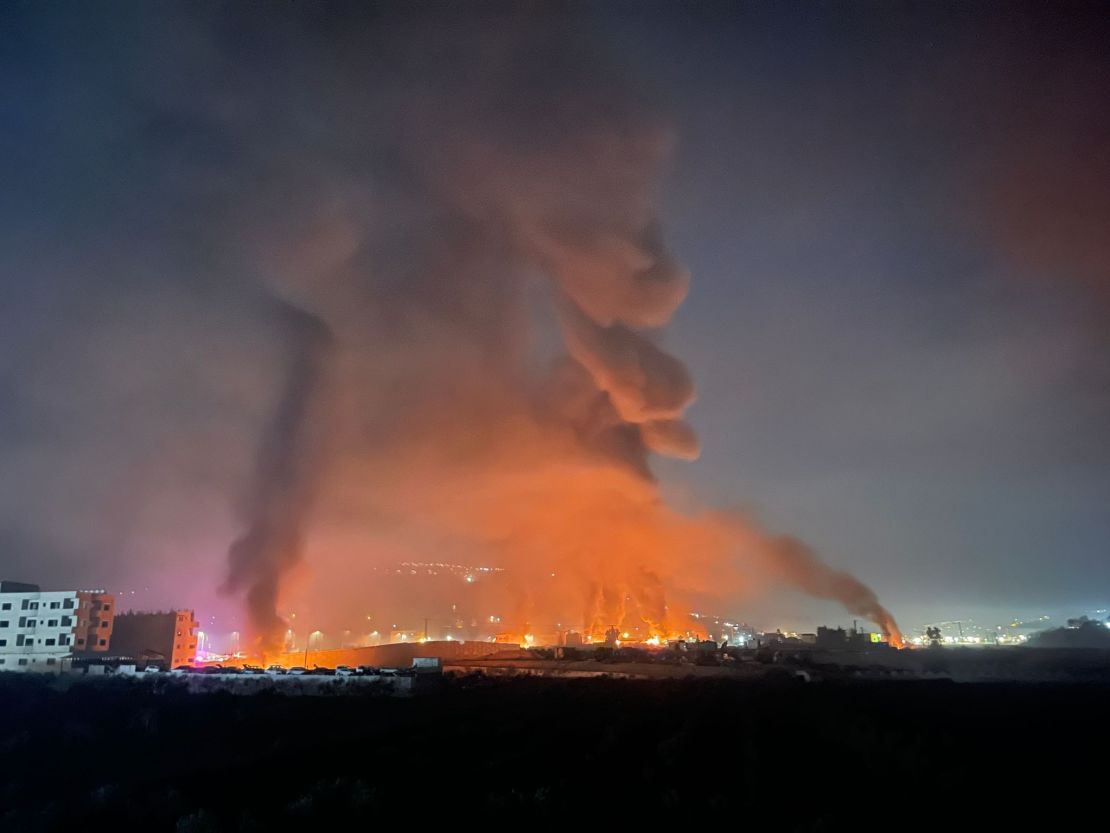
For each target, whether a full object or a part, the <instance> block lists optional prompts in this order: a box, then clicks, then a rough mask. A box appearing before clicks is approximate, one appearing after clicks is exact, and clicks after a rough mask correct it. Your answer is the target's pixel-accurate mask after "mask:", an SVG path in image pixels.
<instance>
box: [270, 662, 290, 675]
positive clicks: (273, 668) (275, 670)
mask: <svg viewBox="0 0 1110 833" xmlns="http://www.w3.org/2000/svg"><path fill="white" fill-rule="evenodd" d="M266 673H267V674H284V673H286V671H285V666H284V665H278V664H277V663H274V664H273V665H268V666H266Z"/></svg>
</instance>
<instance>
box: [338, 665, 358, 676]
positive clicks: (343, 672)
mask: <svg viewBox="0 0 1110 833" xmlns="http://www.w3.org/2000/svg"><path fill="white" fill-rule="evenodd" d="M354 675H355V669H353V668H351V666H349V665H337V666H335V676H337V677H353V676H354Z"/></svg>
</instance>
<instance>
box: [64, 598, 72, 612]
mask: <svg viewBox="0 0 1110 833" xmlns="http://www.w3.org/2000/svg"><path fill="white" fill-rule="evenodd" d="M62 607H64V608H66V609H67V610H69V609H70V608H72V607H73V599H66V600H65V601H64V602H62Z"/></svg>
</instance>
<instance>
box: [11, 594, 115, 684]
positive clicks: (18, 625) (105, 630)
mask: <svg viewBox="0 0 1110 833" xmlns="http://www.w3.org/2000/svg"><path fill="white" fill-rule="evenodd" d="M115 608H116V603H115V598H114V597H113V596H111V595H109V594H107V593H105V592H104V591H103V590H40V589H39V587H38V586H37V585H34V584H22V583H18V582H11V581H3V582H0V671H60V670H61V669H62V668H63V666H64V665H66V664H67V663H66V661H67V660H68V659H69V658H70V657H72V655H73V654H74V653H75V652H86V651H92V652H97V653H99V652H102V651H107V650H108V646H109V644H110V643H111V639H112V623H113V620H114V618H115Z"/></svg>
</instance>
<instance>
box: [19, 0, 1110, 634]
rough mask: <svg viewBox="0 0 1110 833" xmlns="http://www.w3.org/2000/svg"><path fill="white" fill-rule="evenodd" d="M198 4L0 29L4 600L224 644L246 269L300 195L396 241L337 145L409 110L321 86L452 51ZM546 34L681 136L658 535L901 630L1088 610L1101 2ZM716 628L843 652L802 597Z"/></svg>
mask: <svg viewBox="0 0 1110 833" xmlns="http://www.w3.org/2000/svg"><path fill="white" fill-rule="evenodd" d="M479 5H481V7H482V8H481V9H480V14H481V15H484V16H485V23H486V25H487V26H488V27H490V28H496V26H497V21H498V18H499V14H500V12H499V11H498V10H497V9H496V8H495V7H492V6H490V5H489V4H479ZM190 6H193V4H180V5H175V4H155V5H153V6H152V5H151V4H146V3H133V4H132V3H122V2H120V3H103V4H97V3H31V2H8V3H4V4H3V7H2V8H0V298H2V302H0V573H2V574H3V577H5V578H12V579H18V580H25V581H36V582H38V583H40V584H42V585H44V586H50V587H55V586H57V587H71V586H81V587H86V586H106V587H107V588H108V589H110V590H128V589H129V588H131V589H136V590H137V596H138V600H137V601H136V604H141V605H143V606H152V607H158V606H164V605H169V604H171V603H172V604H188V605H192V606H195V607H196V608H197V609H198V613H202V612H206V611H209V610H211V611H219V613H220V615H221V616H227V617H234V616H235V615H236V614H235V613H234V611H235V608H234V605H232V603H231V602H230V601H229V600H228V599H226V598H222V597H219V596H218V595H217V594H216V587H217V586H218V585H219V584H220V583H221V581H222V578H223V571H224V570H225V569H226V568H225V565H224V560H225V555H226V551H227V547H228V544H229V543H230V541H231V540H232V539H233V538H234V537H235V535H236V534H237V532H238V531H239V529H240V522H239V520H238V516H237V515H236V500H237V498H236V496H237V495H238V494H240V493H241V492H242V490H243V489H244V488H245V483H246V482H247V481H248V480H249V476H250V475H249V473H250V471H251V467H252V459H253V455H254V453H255V452H254V446H255V440H254V439H253V438H254V436H255V435H256V434H257V432H258V430H259V426H260V425H264V424H265V422H266V419H267V413H268V409H269V408H270V404H271V402H272V398H273V397H272V391H273V389H274V387H275V386H276V385H278V384H279V383H278V382H277V381H276V374H277V371H275V370H273V367H274V365H275V363H276V362H278V361H279V359H278V357H279V355H280V343H281V337H280V334H277V333H276V331H275V327H274V325H273V316H272V315H271V312H272V309H271V306H270V305H269V304H268V300H267V298H266V297H265V293H264V292H262V291H260V290H259V289H258V286H259V284H260V283H262V284H265V280H262V281H260V280H259V279H258V276H259V273H261V272H265V271H266V269H267V268H268V265H270V262H269V261H267V260H266V258H267V257H281V258H284V259H286V260H287V259H288V256H287V255H286V254H280V255H273V252H272V251H271V247H267V246H255V245H253V243H252V242H251V241H256V240H259V239H265V240H269V239H272V238H274V237H277V238H280V237H282V236H285V235H288V234H289V233H290V232H291V230H293V229H295V228H296V227H297V226H298V223H299V222H300V220H299V219H298V218H297V217H296V216H295V215H293V214H287V213H285V212H284V210H283V207H284V206H285V205H286V204H288V203H298V202H299V201H300V200H301V197H302V193H303V192H309V191H311V192H313V193H316V192H317V191H318V190H319V180H320V179H321V176H322V175H321V174H320V172H321V171H326V176H327V177H333V176H334V175H335V171H336V170H337V169H338V170H340V171H354V172H357V173H356V174H352V178H348V180H347V181H348V182H350V183H351V185H350V188H349V189H348V190H344V191H343V192H342V199H343V200H345V201H346V202H344V204H345V205H350V204H358V205H362V206H364V207H365V206H369V207H368V208H366V210H367V211H368V212H370V213H374V216H375V217H380V218H382V219H381V222H383V223H388V215H389V207H388V205H386V206H385V208H384V209H383V207H382V205H381V204H380V203H381V201H383V200H385V197H384V196H382V195H388V194H389V193H391V191H390V187H391V186H390V184H389V183H388V182H386V183H385V184H383V185H381V187H380V189H379V190H375V189H377V188H378V185H377V183H379V182H380V181H382V180H383V177H384V176H385V175H384V174H381V173H380V171H378V170H377V169H376V168H375V166H378V165H381V157H380V156H378V157H370V158H367V159H366V160H362V159H360V158H358V154H357V149H352V148H350V147H347V146H346V145H344V144H343V142H341V141H340V140H339V138H337V136H338V134H341V133H342V132H343V131H345V130H347V129H349V128H350V126H351V124H352V123H353V121H352V122H350V123H348V122H347V121H346V119H347V114H346V109H347V108H348V107H349V106H350V105H349V102H350V101H354V100H357V99H358V97H359V96H360V95H363V94H365V96H366V97H367V98H369V99H373V100H378V96H379V95H381V98H382V100H387V99H389V97H390V96H391V95H394V96H395V95H397V94H398V91H400V94H401V95H408V94H413V95H416V94H419V92H420V90H419V84H418V83H417V79H412V78H410V77H409V76H408V75H407V74H406V73H407V71H408V70H407V67H406V64H405V63H404V62H403V61H400V62H398V63H396V64H390V62H389V58H388V56H387V57H386V58H383V59H382V60H381V62H380V63H377V64H373V66H374V67H375V69H376V70H377V71H380V73H379V74H369V75H365V76H361V77H359V78H358V79H357V83H356V82H354V81H351V79H349V78H347V77H346V76H344V75H343V73H342V72H338V71H334V67H335V66H343V65H344V62H345V61H346V60H347V58H348V57H349V55H350V53H351V52H352V51H354V52H358V51H359V45H360V43H361V40H360V38H361V35H360V31H361V30H363V29H365V30H366V31H367V32H372V33H373V34H371V35H368V36H367V39H366V49H367V50H372V49H373V48H374V46H375V44H380V43H385V42H388V41H389V40H390V38H392V37H393V35H392V34H391V32H392V29H391V27H394V26H397V27H399V29H402V30H403V31H404V33H408V32H410V31H412V30H413V29H414V28H416V29H420V28H427V29H429V30H436V29H437V28H446V29H447V31H448V32H449V31H450V27H451V26H452V25H454V24H453V23H451V21H452V20H454V18H452V17H451V16H450V15H449V14H445V13H444V12H443V9H442V8H441V7H440V6H439V5H437V4H412V6H411V7H410V9H409V10H408V12H407V13H406V14H402V15H399V17H401V18H402V21H401V22H400V23H398V22H397V21H396V20H394V19H393V17H392V16H391V13H392V12H396V8H393V9H390V7H388V6H386V7H385V10H383V11H382V14H378V10H377V9H376V8H375V7H372V6H370V5H368V4H363V5H362V8H361V9H358V8H356V7H351V8H347V7H344V6H342V5H334V6H324V5H323V4H317V3H272V4H268V3H243V4H217V3H212V4H200V7H199V9H198V8H196V7H194V8H192V9H191V8H190ZM233 7H234V8H233ZM528 8H529V7H528V4H521V6H520V8H518V9H517V11H516V14H518V15H519V14H522V13H523V14H525V15H527V14H528ZM521 9H524V11H523V12H522V11H521ZM536 9H537V11H536V14H541V12H542V14H546V15H555V16H557V17H559V18H560V19H563V12H564V11H565V12H566V14H567V15H569V20H570V21H571V23H570V24H569V26H568V28H569V29H570V30H573V31H574V33H575V36H576V37H580V38H581V42H582V43H584V44H587V47H583V51H584V53H588V54H589V55H590V56H591V57H590V58H588V59H587V58H583V59H582V60H583V61H586V60H589V61H593V60H594V58H593V57H592V56H593V55H595V54H596V55H600V56H602V58H599V59H597V60H598V61H599V64H603V65H604V67H605V72H619V73H621V74H622V75H623V77H625V78H627V79H630V80H629V82H628V83H629V85H630V87H632V88H634V89H635V90H636V91H637V95H640V96H643V97H645V98H646V100H648V101H650V103H651V106H652V108H654V109H655V110H657V111H658V112H660V113H662V114H663V115H664V117H665V119H666V122H667V124H668V125H669V131H670V134H671V136H672V138H673V148H672V150H671V153H670V156H669V159H668V160H667V161H666V162H665V164H664V168H663V179H662V186H661V190H660V194H659V198H658V214H659V219H660V225H661V228H662V232H663V235H664V237H665V239H666V244H667V249H668V251H669V252H671V253H672V254H673V256H674V257H675V258H676V259H677V260H678V261H679V262H681V263H682V264H683V265H684V266H685V267H686V268H687V269H689V271H690V273H691V284H690V292H689V296H688V298H687V299H686V301H685V303H684V304H683V305H682V306H681V307H679V309H678V311H677V313H676V315H675V317H674V319H673V321H672V322H671V324H670V325H669V327H668V329H667V330H666V332H665V334H664V335H663V337H662V343H663V344H664V345H665V347H666V349H667V351H668V352H670V353H672V354H674V355H675V356H678V357H680V358H681V359H682V360H683V361H685V362H686V364H687V365H688V366H689V369H690V373H691V375H692V377H693V379H694V380H695V382H696V386H697V399H696V402H695V403H694V404H693V406H692V407H691V408H690V409H689V411H688V412H687V413H686V417H687V420H688V421H689V422H690V424H691V425H692V426H693V427H694V429H695V430H696V431H697V433H698V435H699V437H700V441H701V456H700V458H699V459H698V460H697V461H695V462H689V461H683V460H667V459H657V460H654V461H653V466H654V468H655V471H656V473H657V474H658V476H659V479H660V482H661V483H662V487H663V491H664V494H665V495H666V496H667V497H668V499H669V501H670V502H671V503H672V504H673V505H676V506H678V507H680V508H681V507H685V506H695V505H705V504H710V505H717V506H737V507H741V508H743V509H744V510H745V511H747V512H748V513H750V514H751V515H752V516H754V517H755V518H757V519H758V520H759V521H761V522H763V523H765V524H767V525H768V526H770V527H772V528H774V529H777V530H783V531H787V532H790V533H791V534H796V535H798V536H800V537H801V538H803V539H805V540H807V541H808V542H809V543H810V544H812V545H813V546H814V547H815V548H816V549H817V550H818V551H820V552H821V553H822V554H823V556H824V557H825V559H826V560H827V561H828V562H830V563H831V564H833V565H835V566H837V567H840V568H844V569H847V570H850V571H851V572H853V573H854V574H856V575H857V576H859V577H860V578H861V579H862V580H863V581H865V582H866V583H868V584H869V585H871V586H872V587H873V588H874V589H875V590H876V592H877V593H878V595H879V597H880V598H881V599H882V601H883V603H884V604H885V605H886V606H887V607H888V608H890V609H891V610H892V611H893V612H894V613H895V615H896V616H897V617H898V618H899V620H900V621H902V622H903V623H904V625H906V626H908V627H911V628H912V627H913V626H914V625H915V624H916V623H919V622H926V621H936V620H941V619H951V618H959V617H967V616H973V617H975V618H978V619H981V620H983V621H990V622H993V621H995V620H997V621H1005V620H1007V619H1008V618H1009V617H1010V616H1029V617H1032V616H1036V615H1039V614H1041V613H1052V614H1053V615H1056V616H1066V615H1069V614H1073V615H1074V614H1078V613H1081V612H1083V611H1086V610H1089V609H1093V608H1101V607H1105V606H1106V605H1107V600H1108V597H1110V505H1108V503H1110V501H1108V499H1110V430H1108V429H1110V328H1108V324H1110V50H1108V49H1107V47H1106V45H1107V44H1108V43H1110V14H1108V10H1107V7H1106V5H1105V4H1085V3H1052V4H1046V3H1041V4H1030V5H1024V4H1019V3H979V4H976V3H953V4H946V3H936V2H929V3H909V4H901V3H889V2H887V3H874V4H872V3H816V2H809V3H770V2H766V3H711V2H700V3H668V4H662V3H628V4H620V3H617V4H601V3H599V4H591V5H582V6H577V5H574V6H570V7H563V6H559V5H557V4H556V5H554V6H552V5H550V4H547V5H545V6H544V7H543V8H542V9H540V7H539V6H537V7H536ZM553 9H554V11H553ZM475 14H476V15H478V14H479V12H475ZM383 33H384V34H383ZM396 37H397V38H398V39H400V38H403V37H408V35H407V34H400V35H397V36H396ZM448 40H450V38H448ZM456 58H457V56H455V55H454V54H453V53H452V52H451V51H450V50H445V52H444V54H443V56H442V58H441V60H442V61H445V62H450V61H451V60H454V59H456ZM464 59H465V54H464ZM351 60H352V61H356V60H362V57H359V58H357V59H355V58H351ZM367 60H370V59H367ZM460 60H462V59H460ZM542 60H543V56H542V55H541V56H539V57H538V58H537V61H542ZM575 60H576V57H575V55H570V56H568V57H565V58H564V61H563V64H561V65H562V66H564V67H565V66H567V65H569V66H571V67H572V68H573V67H574V65H575ZM457 69H458V71H459V72H460V73H462V72H465V69H466V67H465V65H462V66H460V67H458V68H457ZM532 71H534V72H535V73H536V75H537V77H541V78H542V76H543V74H544V67H543V66H542V65H537V66H535V67H533V68H532ZM590 71H592V70H589V69H585V70H583V72H584V73H585V74H586V75H587V76H588V75H589V72H590ZM599 71H600V70H599ZM336 79H339V80H338V81H337V80H336ZM348 82H350V83H352V84H353V85H354V86H353V87H351V88H346V87H345V88H344V89H342V90H339V89H336V88H335V85H336V84H338V83H344V84H346V83H348ZM410 82H411V83H412V88H411V89H409V87H408V86H407V85H409V84H410ZM537 83H538V84H539V83H542V81H541V82H537ZM378 85H380V87H381V89H387V90H388V93H381V90H379V89H378ZM321 102H326V103H325V104H322V103H321ZM278 112H280V113H281V116H280V118H277V117H275V116H274V115H273V114H274V113H278ZM244 113H246V115H244ZM335 113H341V114H343V116H342V119H343V120H342V121H340V120H338V119H337V120H330V119H329V117H328V114H335ZM321 114H324V115H321ZM524 118H525V119H526V118H527V115H525V117H524ZM274 124H281V125H289V124H293V125H295V128H293V129H292V130H291V131H290V135H291V136H293V138H291V139H290V140H289V142H288V143H285V144H283V143H282V142H280V141H278V140H276V139H275V138H274V135H273V131H272V127H273V125H274ZM360 129H361V128H360ZM365 129H366V130H367V133H368V135H373V136H377V135H378V134H377V130H378V128H377V127H376V126H374V127H368V128H365ZM445 129H447V128H445ZM340 138H341V137H340ZM324 146H326V147H327V148H328V151H327V152H326V153H323V152H318V150H317V149H318V148H319V147H324ZM276 154H282V158H283V159H284V158H292V159H296V160H298V161H297V164H296V165H295V166H291V167H290V168H289V170H292V171H293V173H292V174H290V175H289V176H287V177H285V178H284V179H282V180H281V181H280V182H278V183H275V182H274V181H273V180H272V179H270V178H268V173H267V172H268V171H269V168H268V167H267V165H268V163H269V160H270V158H271V157H272V156H274V155H276ZM337 160H341V164H340V162H338V161H337ZM355 176H357V177H359V178H360V179H359V180H358V181H359V182H369V183H371V186H369V187H368V188H367V189H366V192H365V193H353V194H352V193H351V192H354V191H356V190H357V188H356V187H355V184H354V179H353V177H355ZM338 179H339V180H340V181H343V177H338ZM244 190H250V191H252V192H254V193H253V196H252V200H251V202H250V206H251V207H250V208H249V210H247V211H246V213H243V211H244V210H243V209H242V208H241V207H234V208H231V209H227V208H226V206H227V205H229V204H236V202H237V201H238V200H239V198H240V196H241V193H242V192H243V191H244ZM329 193H330V192H329ZM375 201H377V204H376V203H375ZM325 202H326V200H325ZM260 206H261V208H260ZM375 212H377V213H375ZM229 228H234V229H235V234H234V235H232V234H229V233H228V229H229ZM213 229H218V231H219V235H218V237H217V235H215V234H214V233H213ZM217 239H218V241H219V242H213V241H214V240H217ZM228 239H236V240H245V241H247V243H245V244H244V245H243V249H242V251H238V250H236V249H235V248H234V247H229V246H228V245H227V243H226V241H227V240H228ZM320 245H322V246H325V247H327V246H329V245H331V244H330V243H329V241H328V239H327V238H326V237H325V238H324V242H323V243H320ZM335 245H342V241H339V242H337V243H336V244H335ZM259 251H262V252H263V254H262V255H259V254H258V252H259ZM283 265H284V264H283ZM541 329H542V328H541ZM144 588H149V589H144ZM125 604H126V601H125ZM721 608H722V610H721V612H728V613H733V612H736V613H738V614H743V615H747V616H748V617H749V618H750V619H751V620H752V621H753V623H757V624H765V625H771V626H774V625H778V624H782V625H792V624H804V625H809V624H811V623H814V622H820V621H844V620H845V614H844V613H843V612H841V611H840V610H839V609H838V608H836V607H835V606H831V605H829V604H828V603H825V602H814V601H812V600H809V599H806V598H805V597H802V596H800V595H797V594H794V593H786V594H782V593H778V592H775V593H771V594H770V595H767V596H761V597H760V598H757V599H746V600H744V602H743V604H742V605H741V604H740V603H739V602H738V603H737V605H735V606H731V607H730V606H729V604H728V602H727V600H725V601H723V602H722V604H721ZM849 618H850V617H849Z"/></svg>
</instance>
